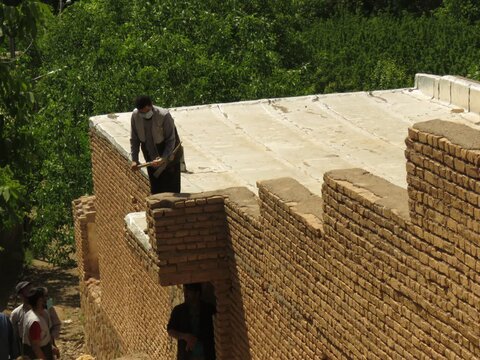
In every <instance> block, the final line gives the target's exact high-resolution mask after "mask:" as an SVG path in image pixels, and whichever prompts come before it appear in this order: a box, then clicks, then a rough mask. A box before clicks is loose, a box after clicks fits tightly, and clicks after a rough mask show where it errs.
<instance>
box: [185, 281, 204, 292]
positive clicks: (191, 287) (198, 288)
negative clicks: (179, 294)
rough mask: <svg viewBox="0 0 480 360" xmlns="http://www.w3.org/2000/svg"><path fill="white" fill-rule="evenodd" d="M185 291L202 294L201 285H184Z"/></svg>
mask: <svg viewBox="0 0 480 360" xmlns="http://www.w3.org/2000/svg"><path fill="white" fill-rule="evenodd" d="M184 287H185V290H187V291H193V292H198V293H201V292H202V284H201V283H193V284H185V285H184Z"/></svg>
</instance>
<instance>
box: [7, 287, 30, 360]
mask: <svg viewBox="0 0 480 360" xmlns="http://www.w3.org/2000/svg"><path fill="white" fill-rule="evenodd" d="M31 289H32V283H31V282H30V281H20V282H19V283H18V284H17V285H16V286H15V292H16V294H17V296H18V297H19V299H20V301H21V302H22V303H21V304H20V305H19V306H17V307H16V308H15V309H14V310H13V311H12V313H11V314H10V321H11V322H12V326H13V337H14V338H15V343H16V346H17V348H18V351H19V352H20V353H21V352H22V346H23V345H22V335H23V319H24V318H25V314H26V313H27V312H28V311H29V310H30V305H29V304H28V299H27V294H28V293H29V292H30V291H31Z"/></svg>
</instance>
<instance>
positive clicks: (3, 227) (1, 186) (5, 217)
mask: <svg viewBox="0 0 480 360" xmlns="http://www.w3.org/2000/svg"><path fill="white" fill-rule="evenodd" d="M24 201H25V188H24V187H23V186H22V185H21V184H20V182H18V181H17V180H15V179H14V178H13V172H12V170H10V168H9V167H8V166H6V167H0V231H1V232H2V233H4V232H7V231H10V230H11V229H12V228H13V227H14V226H15V225H17V224H19V223H21V222H22V221H23V217H24V215H25V214H24V209H23V206H24ZM0 248H1V247H0Z"/></svg>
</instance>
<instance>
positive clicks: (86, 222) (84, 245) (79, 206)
mask: <svg viewBox="0 0 480 360" xmlns="http://www.w3.org/2000/svg"><path fill="white" fill-rule="evenodd" d="M72 209H73V218H74V219H75V223H74V229H75V247H76V249H77V264H78V272H79V275H80V279H81V280H87V279H89V278H91V277H94V278H98V250H97V248H96V244H93V242H94V241H96V239H92V235H93V234H92V233H93V232H94V227H95V196H82V197H81V198H79V199H77V200H74V201H73V203H72ZM89 234H90V236H89ZM89 237H90V238H89Z"/></svg>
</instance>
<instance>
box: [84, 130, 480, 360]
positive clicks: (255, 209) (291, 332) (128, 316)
mask: <svg viewBox="0 0 480 360" xmlns="http://www.w3.org/2000/svg"><path fill="white" fill-rule="evenodd" d="M92 139H93V143H94V148H93V149H94V151H93V153H94V155H93V156H94V177H95V192H96V194H95V208H96V216H95V223H96V226H97V238H98V249H99V265H100V267H99V268H100V277H101V283H100V285H99V286H100V287H101V296H100V297H99V299H97V300H96V302H94V303H95V304H96V305H95V306H97V307H96V308H95V309H100V311H101V316H93V315H92V316H89V315H87V316H86V323H87V332H88V331H92V330H88V329H89V327H88V326H89V324H91V323H92V322H95V321H97V322H99V323H102V324H103V325H105V326H106V327H107V328H108V329H110V330H109V331H111V332H112V333H113V334H115V336H118V341H117V344H119V346H118V351H119V352H121V353H129V352H130V353H133V352H143V353H146V354H148V355H150V356H151V357H152V358H155V359H156V358H173V356H174V352H175V349H174V344H173V343H172V341H171V340H170V339H169V338H168V336H167V334H166V331H165V326H166V322H167V320H168V315H169V312H170V310H171V309H172V308H173V306H174V305H175V304H176V303H178V302H179V301H181V296H180V295H179V287H178V285H181V284H184V283H189V282H194V281H202V282H211V283H212V285H213V286H214V291H215V296H216V302H217V315H216V318H215V342H216V350H217V358H218V359H269V358H272V359H312V360H313V359H352V358H368V359H384V358H389V359H390V358H391V359H432V358H435V359H469V358H477V357H479V356H480V343H479V339H480V330H479V328H478V321H479V310H480V309H479V308H480V301H479V300H480V299H479V298H480V286H479V285H478V284H479V283H480V282H479V280H480V251H479V250H478V248H479V239H480V210H479V208H480V206H479V205H480V185H479V179H480V175H479V172H478V167H479V164H480V143H479V140H477V139H480V133H479V132H478V131H475V130H474V129H472V128H469V127H466V126H464V125H458V124H452V123H447V122H444V121H440V120H434V121H430V122H425V123H420V124H417V125H415V126H414V127H413V128H411V129H410V130H409V134H408V138H407V140H406V145H407V149H406V152H405V154H406V157H407V172H408V176H407V182H408V189H407V190H405V189H403V188H400V187H397V186H395V185H392V184H391V183H389V182H387V181H385V180H384V179H381V178H378V177H376V176H374V175H372V174H370V173H368V172H366V171H364V170H362V169H349V170H335V171H331V172H327V173H326V174H325V176H324V183H323V189H322V198H320V197H318V196H316V195H313V194H312V193H311V192H310V191H309V190H308V189H306V188H305V187H303V186H302V185H301V184H299V183H298V182H296V181H295V180H292V179H289V178H282V179H276V180H268V181H261V182H259V183H258V189H259V195H258V197H257V196H256V195H255V194H253V193H251V192H250V191H248V190H246V189H243V188H231V189H226V190H219V191H215V192H209V193H199V194H161V195H156V196H151V197H148V198H147V200H146V201H145V200H142V196H143V197H144V198H145V196H146V194H145V192H146V183H145V179H141V178H136V177H135V176H137V175H138V174H136V175H135V174H133V175H132V173H131V172H129V171H130V170H128V163H127V162H126V160H124V159H123V158H121V157H118V158H116V157H115V156H116V155H115V152H114V150H113V148H112V147H109V146H110V145H109V144H108V142H106V141H103V140H102V139H100V138H97V135H95V134H93V135H92ZM95 144H96V145H95ZM122 161H123V162H122ZM115 162H118V168H115V169H114V172H115V173H119V174H120V175H119V176H118V177H117V180H118V181H119V183H115V184H113V185H112V183H111V182H112V181H117V180H112V176H111V173H109V172H108V171H107V170H106V168H104V167H103V166H100V164H112V163H115ZM116 166H117V165H116ZM402 166H403V165H402ZM96 167H97V168H96ZM95 169H97V170H95ZM122 172H123V173H122ZM122 174H123V175H122ZM139 188H140V191H139V190H138V189H139ZM113 189H114V190H113ZM123 189H127V190H125V191H124V190H123ZM141 189H143V190H141ZM136 191H137V194H138V200H136V204H137V205H138V206H137V207H135V206H133V205H134V204H132V201H131V197H130V196H131V195H130V194H132V193H133V194H135V192H136ZM142 206H143V207H144V208H145V210H146V220H145V225H144V227H145V229H142V228H141V227H140V231H134V230H132V226H131V225H129V224H128V221H127V224H125V221H124V217H125V215H126V214H127V213H128V212H131V211H138V210H141V208H142ZM78 209H79V207H78V206H77V210H76V218H77V219H79V218H80V217H81V216H80V213H79V210H78ZM102 213H103V215H101V214H102ZM129 216H130V215H129ZM102 217H103V218H102ZM127 218H128V217H127ZM137 230H138V229H137ZM82 231H84V230H80V231H79V232H77V241H79V240H78V237H80V238H81V237H82V236H83V235H82V234H83V233H82ZM78 249H79V252H80V254H79V257H80V258H82V256H83V258H85V257H86V256H85V254H83V255H82V252H84V251H88V248H85V247H81V246H80V247H78ZM86 249H87V250H86ZM105 277H107V279H108V280H107V279H105ZM97 285H98V284H97ZM91 296H92V292H88V291H86V292H85V293H82V297H83V298H85V299H89V297H90V298H91ZM91 303H92V302H91V301H90V302H88V303H85V305H83V302H82V306H84V307H85V308H86V309H87V311H86V312H88V311H90V310H88V309H91V308H92V305H91ZM90 314H94V311H90ZM103 325H102V326H103ZM89 339H91V340H90V341H91V342H92V343H95V342H96V341H98V339H94V337H90V338H89ZM92 348H94V346H93V347H92ZM107 348H108V346H107ZM96 349H97V350H96V351H97V353H96V355H97V356H98V357H99V358H108V356H107V355H105V354H107V350H105V349H103V348H101V347H97V348H96ZM108 351H112V350H111V349H108ZM162 356H163V357H162Z"/></svg>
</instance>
